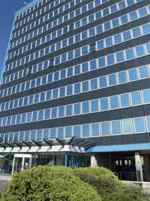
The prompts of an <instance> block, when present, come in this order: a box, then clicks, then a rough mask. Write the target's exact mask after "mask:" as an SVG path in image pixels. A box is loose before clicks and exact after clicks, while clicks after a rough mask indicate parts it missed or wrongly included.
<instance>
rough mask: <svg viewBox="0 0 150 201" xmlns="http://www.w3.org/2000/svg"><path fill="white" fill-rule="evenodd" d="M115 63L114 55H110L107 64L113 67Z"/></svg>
mask: <svg viewBox="0 0 150 201" xmlns="http://www.w3.org/2000/svg"><path fill="white" fill-rule="evenodd" d="M114 63H115V59H114V55H113V54H110V55H108V56H107V64H108V65H113V64H114Z"/></svg>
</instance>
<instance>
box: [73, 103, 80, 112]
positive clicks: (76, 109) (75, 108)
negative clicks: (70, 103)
mask: <svg viewBox="0 0 150 201" xmlns="http://www.w3.org/2000/svg"><path fill="white" fill-rule="evenodd" d="M74 113H75V114H80V103H76V104H74Z"/></svg>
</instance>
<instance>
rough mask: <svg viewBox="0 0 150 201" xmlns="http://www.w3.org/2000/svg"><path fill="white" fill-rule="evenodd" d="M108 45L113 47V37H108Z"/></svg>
mask: <svg viewBox="0 0 150 201" xmlns="http://www.w3.org/2000/svg"><path fill="white" fill-rule="evenodd" d="M105 42H106V47H111V46H113V41H112V37H108V38H106V41H105Z"/></svg>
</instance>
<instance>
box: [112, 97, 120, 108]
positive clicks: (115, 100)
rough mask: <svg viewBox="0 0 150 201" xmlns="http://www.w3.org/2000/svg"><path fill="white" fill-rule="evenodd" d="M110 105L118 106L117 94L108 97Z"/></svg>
mask: <svg viewBox="0 0 150 201" xmlns="http://www.w3.org/2000/svg"><path fill="white" fill-rule="evenodd" d="M110 105H111V108H112V109H115V108H118V107H119V99H118V96H117V95H116V96H112V97H110Z"/></svg>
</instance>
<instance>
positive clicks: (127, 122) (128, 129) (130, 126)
mask: <svg viewBox="0 0 150 201" xmlns="http://www.w3.org/2000/svg"><path fill="white" fill-rule="evenodd" d="M122 128H123V134H124V133H131V134H132V133H134V132H135V130H134V122H133V120H132V119H124V120H122Z"/></svg>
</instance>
